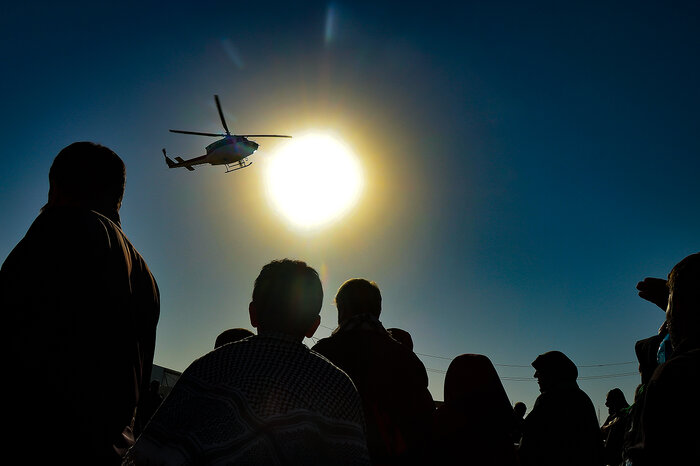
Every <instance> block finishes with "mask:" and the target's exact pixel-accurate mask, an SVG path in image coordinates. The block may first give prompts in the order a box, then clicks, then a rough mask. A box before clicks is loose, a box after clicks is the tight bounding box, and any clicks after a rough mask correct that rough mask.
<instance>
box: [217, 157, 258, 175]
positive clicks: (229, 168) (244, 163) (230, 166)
mask: <svg viewBox="0 0 700 466" xmlns="http://www.w3.org/2000/svg"><path fill="white" fill-rule="evenodd" d="M251 165H253V162H249V161H248V158H245V159H243V160H241V161H240V162H236V163H226V164H224V166H225V167H226V173H231V172H235V171H236V170H240V169H241V168H245V167H250V166H251Z"/></svg>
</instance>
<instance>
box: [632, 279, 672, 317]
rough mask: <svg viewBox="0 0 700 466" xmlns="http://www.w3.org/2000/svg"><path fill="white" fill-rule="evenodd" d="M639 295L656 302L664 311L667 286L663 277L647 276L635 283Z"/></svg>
mask: <svg viewBox="0 0 700 466" xmlns="http://www.w3.org/2000/svg"><path fill="white" fill-rule="evenodd" d="M637 290H639V297H640V298H642V299H646V300H647V301H649V302H651V303H654V304H656V305H657V306H659V307H660V308H661V309H662V310H663V311H666V305H667V304H668V286H667V285H666V280H664V279H663V278H653V277H647V278H645V279H644V280H642V281H641V282H639V283H637Z"/></svg>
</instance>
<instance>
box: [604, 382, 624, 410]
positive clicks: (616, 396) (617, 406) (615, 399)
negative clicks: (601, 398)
mask: <svg viewBox="0 0 700 466" xmlns="http://www.w3.org/2000/svg"><path fill="white" fill-rule="evenodd" d="M605 406H607V407H608V414H615V413H616V412H618V411H620V410H621V409H624V408H626V407H628V406H629V403H627V400H626V399H625V394H624V393H622V390H620V389H619V388H613V389H612V390H610V391H609V392H608V395H607V396H606V397H605Z"/></svg>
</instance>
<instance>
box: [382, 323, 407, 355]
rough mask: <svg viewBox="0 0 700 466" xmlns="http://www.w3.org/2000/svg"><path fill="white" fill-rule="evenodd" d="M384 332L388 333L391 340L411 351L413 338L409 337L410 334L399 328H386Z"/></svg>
mask: <svg viewBox="0 0 700 466" xmlns="http://www.w3.org/2000/svg"><path fill="white" fill-rule="evenodd" d="M386 331H387V332H389V335H391V338H393V339H394V340H396V341H398V342H399V343H401V344H403V345H405V346H406V348H408V349H410V350H411V351H413V338H412V337H411V334H410V333H408V332H407V331H406V330H403V329H400V328H388V329H386Z"/></svg>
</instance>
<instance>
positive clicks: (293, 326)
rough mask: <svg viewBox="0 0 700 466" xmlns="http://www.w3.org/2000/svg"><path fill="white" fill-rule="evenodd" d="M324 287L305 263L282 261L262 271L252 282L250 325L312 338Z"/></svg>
mask: <svg viewBox="0 0 700 466" xmlns="http://www.w3.org/2000/svg"><path fill="white" fill-rule="evenodd" d="M322 304H323V288H322V287H321V280H320V279H319V278H318V273H317V272H316V271H315V270H314V269H312V268H311V267H309V266H308V265H306V263H305V262H302V261H295V260H290V259H283V260H277V261H272V262H270V263H269V264H267V265H266V266H264V267H263V268H262V270H261V271H260V275H258V278H256V279H255V286H254V287H253V301H252V302H251V303H250V306H249V310H250V322H251V324H253V326H254V327H256V328H257V329H258V330H260V331H263V332H267V331H274V332H282V333H286V334H288V335H292V336H294V337H299V338H300V339H301V338H303V337H304V336H307V337H311V336H312V335H313V334H314V332H315V331H316V329H317V328H318V325H319V324H320V323H321V318H320V316H319V313H320V312H321V305H322Z"/></svg>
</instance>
